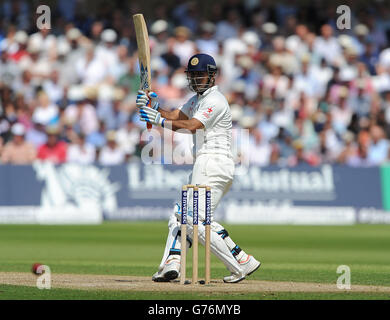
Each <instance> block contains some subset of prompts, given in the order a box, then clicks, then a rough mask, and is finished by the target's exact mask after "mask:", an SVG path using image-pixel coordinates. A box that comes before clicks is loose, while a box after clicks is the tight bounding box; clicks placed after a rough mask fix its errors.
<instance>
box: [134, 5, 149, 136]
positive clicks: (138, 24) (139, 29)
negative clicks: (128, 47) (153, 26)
mask: <svg viewBox="0 0 390 320" xmlns="http://www.w3.org/2000/svg"><path fill="white" fill-rule="evenodd" d="M133 21H134V27H135V35H136V38H137V47H138V60H139V66H140V77H141V84H140V89H141V90H144V91H146V92H149V91H151V90H152V84H151V69H150V46H149V35H148V28H147V27H146V23H145V19H144V16H143V14H141V13H138V14H135V15H133ZM151 127H152V125H151V124H150V123H147V128H148V129H150V128H151Z"/></svg>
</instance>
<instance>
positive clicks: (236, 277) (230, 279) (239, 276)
mask: <svg viewBox="0 0 390 320" xmlns="http://www.w3.org/2000/svg"><path fill="white" fill-rule="evenodd" d="M244 279H245V274H244V273H232V274H231V275H230V276H226V277H224V278H223V282H225V283H237V282H240V281H242V280H244Z"/></svg>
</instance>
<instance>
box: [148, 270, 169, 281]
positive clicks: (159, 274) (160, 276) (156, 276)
mask: <svg viewBox="0 0 390 320" xmlns="http://www.w3.org/2000/svg"><path fill="white" fill-rule="evenodd" d="M161 271H162V270H158V271H157V272H156V273H155V274H154V275H153V276H152V280H153V281H154V282H168V281H169V280H166V279H165V278H164V275H163V274H162V272H161Z"/></svg>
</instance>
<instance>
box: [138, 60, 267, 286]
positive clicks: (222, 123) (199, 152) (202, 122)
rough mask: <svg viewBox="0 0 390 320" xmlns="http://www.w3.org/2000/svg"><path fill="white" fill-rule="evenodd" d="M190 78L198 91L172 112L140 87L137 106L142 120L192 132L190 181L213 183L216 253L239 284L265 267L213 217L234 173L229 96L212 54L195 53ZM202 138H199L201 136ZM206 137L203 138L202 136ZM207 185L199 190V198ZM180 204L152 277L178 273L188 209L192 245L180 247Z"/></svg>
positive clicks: (228, 278)
mask: <svg viewBox="0 0 390 320" xmlns="http://www.w3.org/2000/svg"><path fill="white" fill-rule="evenodd" d="M185 72H186V74H187V79H188V83H189V87H190V89H191V90H192V91H194V92H195V95H194V96H192V97H191V98H190V99H189V100H188V102H186V103H185V104H184V105H183V106H181V107H180V108H178V109H175V110H173V111H166V110H164V109H162V108H161V107H160V106H159V102H158V96H157V94H156V93H154V92H150V93H149V94H147V93H145V92H144V91H139V92H138V96H137V107H138V108H139V116H140V119H141V120H142V121H145V122H148V123H151V124H153V125H156V126H161V127H164V128H168V129H171V130H173V131H178V130H180V131H179V132H181V131H182V130H183V131H185V132H187V133H191V134H193V138H194V147H195V150H194V157H195V162H194V166H193V170H192V174H191V175H190V177H189V181H188V183H189V184H192V185H207V186H210V187H211V194H212V196H211V214H212V218H211V245H210V249H211V252H212V253H213V254H214V255H215V256H217V257H218V258H219V259H220V260H221V261H222V262H223V264H224V265H225V266H226V268H227V269H228V270H229V271H230V275H228V276H226V277H224V278H223V281H224V282H227V283H237V282H240V281H242V280H243V279H245V277H246V276H248V275H250V274H251V273H253V272H254V271H256V270H257V269H258V268H259V267H260V262H259V261H257V260H256V259H255V258H254V257H253V256H251V255H248V254H247V253H245V252H244V250H242V249H241V248H240V247H239V246H238V245H237V244H236V243H234V241H233V240H232V239H231V237H230V236H229V233H228V232H227V230H226V229H225V228H224V227H223V226H222V225H220V224H219V223H217V222H216V221H214V220H213V213H214V212H215V209H216V208H217V206H218V203H219V202H220V201H221V199H222V197H223V196H224V195H225V194H226V193H227V192H228V190H229V188H230V186H231V184H232V181H233V175H234V161H233V155H232V150H231V143H232V132H231V130H232V117H231V113H230V107H229V104H228V102H227V100H226V98H225V97H224V96H223V95H222V93H221V92H220V91H219V90H218V87H217V86H216V85H215V77H216V73H217V66H216V63H215V61H214V59H213V57H211V56H209V55H207V54H196V55H194V56H192V57H191V58H190V60H189V61H188V66H187V70H186V71H185ZM196 140H197V141H196ZM199 140H201V141H199ZM202 192H204V190H199V198H201V196H204V194H203V195H202V194H201V193H202ZM188 196H189V197H188V203H192V193H190V192H189V194H188ZM204 209H205V208H204V207H203V206H199V221H200V222H203V221H204V220H205V211H204ZM180 214H181V207H180V205H179V204H178V203H176V206H175V210H174V212H173V213H172V215H171V217H170V219H169V222H168V228H169V232H168V238H167V242H166V247H165V251H164V255H163V258H162V260H161V263H160V266H159V269H158V271H157V272H156V273H155V274H154V275H153V277H152V280H153V281H156V282H166V281H170V280H174V279H176V278H177V277H179V273H180V253H181V250H187V249H188V248H189V247H190V246H191V239H192V221H190V219H191V216H192V212H191V209H190V208H188V220H189V223H188V224H187V234H188V236H187V248H181V239H180V218H181V217H180ZM199 241H200V242H201V243H202V244H203V245H204V243H205V227H204V225H203V223H199Z"/></svg>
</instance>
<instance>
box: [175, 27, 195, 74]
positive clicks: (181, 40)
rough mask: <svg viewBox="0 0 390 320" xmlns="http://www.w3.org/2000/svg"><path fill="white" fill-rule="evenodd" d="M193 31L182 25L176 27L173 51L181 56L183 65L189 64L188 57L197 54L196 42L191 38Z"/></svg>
mask: <svg viewBox="0 0 390 320" xmlns="http://www.w3.org/2000/svg"><path fill="white" fill-rule="evenodd" d="M190 35H191V31H190V30H189V29H188V28H186V27H184V26H180V27H177V28H176V29H175V42H174V44H173V53H174V54H175V55H177V56H178V57H179V58H180V63H181V65H182V66H183V67H185V66H187V63H188V59H189V58H190V57H191V56H193V55H194V54H195V44H194V42H193V41H192V40H190Z"/></svg>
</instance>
